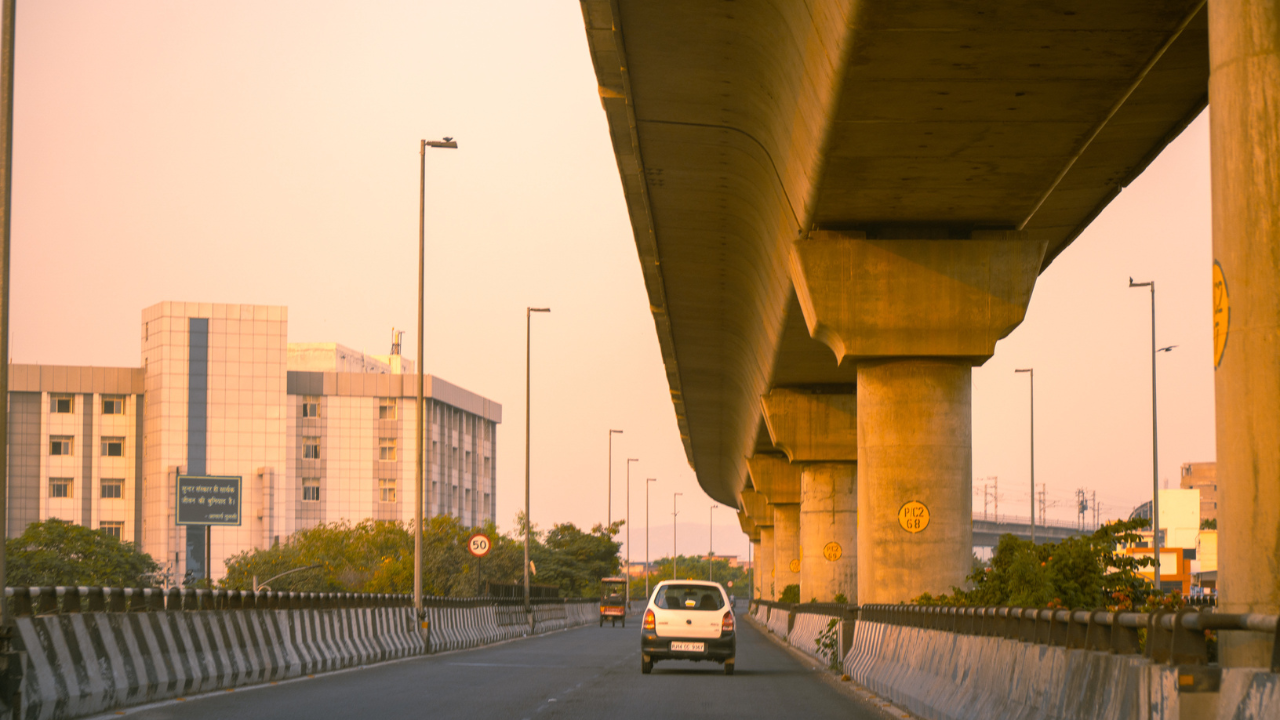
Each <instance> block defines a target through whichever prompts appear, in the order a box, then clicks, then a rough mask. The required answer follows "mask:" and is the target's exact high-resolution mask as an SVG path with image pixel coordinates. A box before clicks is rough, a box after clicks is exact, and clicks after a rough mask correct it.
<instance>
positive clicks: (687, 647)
mask: <svg viewBox="0 0 1280 720" xmlns="http://www.w3.org/2000/svg"><path fill="white" fill-rule="evenodd" d="M706 649H707V646H706V644H705V643H694V642H672V643H671V650H672V652H680V651H684V652H703V651H705V650H706Z"/></svg>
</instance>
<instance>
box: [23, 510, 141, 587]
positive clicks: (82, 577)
mask: <svg viewBox="0 0 1280 720" xmlns="http://www.w3.org/2000/svg"><path fill="white" fill-rule="evenodd" d="M5 553H6V555H7V557H6V566H7V567H6V574H7V575H8V578H7V581H8V583H9V584H10V585H13V586H18V587H21V586H24V585H25V586H37V585H40V586H48V585H67V586H75V585H87V586H105V587H151V586H152V584H153V583H154V576H155V573H156V572H157V571H158V570H159V569H160V566H159V565H158V564H157V563H156V561H155V560H153V559H152V558H151V556H150V555H148V554H146V553H144V552H141V551H140V550H138V549H137V547H135V546H134V544H133V543H131V542H121V541H119V540H117V539H116V538H115V536H113V535H110V534H108V533H106V532H103V531H101V530H92V529H90V528H87V527H83V526H81V525H76V524H74V523H69V522H67V521H65V520H59V519H57V518H50V519H48V520H45V521H43V522H37V523H32V524H30V525H28V526H27V529H26V530H24V531H23V532H22V535H20V536H18V537H16V538H13V539H11V540H9V541H7V542H6V543H5Z"/></svg>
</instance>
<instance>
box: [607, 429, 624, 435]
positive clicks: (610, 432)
mask: <svg viewBox="0 0 1280 720" xmlns="http://www.w3.org/2000/svg"><path fill="white" fill-rule="evenodd" d="M614 433H618V434H619V435H621V434H622V431H621V430H610V431H609V434H610V435H612V434H614Z"/></svg>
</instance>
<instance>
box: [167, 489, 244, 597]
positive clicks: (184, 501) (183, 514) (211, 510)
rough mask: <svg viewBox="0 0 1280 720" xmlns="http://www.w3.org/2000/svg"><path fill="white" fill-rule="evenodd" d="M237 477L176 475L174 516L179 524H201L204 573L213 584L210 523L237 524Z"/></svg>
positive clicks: (238, 501)
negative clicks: (203, 528) (202, 530)
mask: <svg viewBox="0 0 1280 720" xmlns="http://www.w3.org/2000/svg"><path fill="white" fill-rule="evenodd" d="M240 484H241V483H240V476H238V475H178V482H177V487H176V489H175V492H174V494H173V495H174V516H175V517H176V518H177V523H178V524H179V525H203V526H204V527H205V531H204V533H205V534H204V553H205V561H204V574H205V578H207V579H208V580H209V584H210V587H211V588H212V586H213V526H214V525H230V526H237V527H238V526H239V525H240V521H241V514H240Z"/></svg>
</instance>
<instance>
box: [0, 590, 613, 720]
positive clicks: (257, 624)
mask: <svg viewBox="0 0 1280 720" xmlns="http://www.w3.org/2000/svg"><path fill="white" fill-rule="evenodd" d="M14 590H15V589H13V588H9V589H8V595H9V597H10V600H11V601H14V600H15V598H16V600H17V601H16V602H13V605H12V606H11V607H17V608H18V610H19V612H18V613H17V617H16V618H15V621H16V625H17V637H16V639H15V645H16V646H17V647H16V649H17V650H19V651H22V652H24V653H25V661H24V664H23V681H22V686H21V687H22V701H21V702H22V712H21V715H20V716H21V717H22V718H24V719H25V720H61V719H63V718H76V717H81V716H84V715H90V714H96V713H101V712H103V711H108V710H113V709H117V708H122V707H128V706H131V705H138V704H143V703H148V702H155V701H158V700H165V699H169V698H175V697H182V696H186V695H195V694H199V693H204V692H210V691H213V690H222V689H232V688H236V687H240V686H244V685H252V684H256V683H263V682H272V681H279V680H285V679H288V678H292V677H298V676H302V675H314V674H318V673H323V672H330V671H333V670H339V669H342V668H347V667H355V666H360V665H366V664H370V663H376V662H382V661H386V660H394V659H397V658H403V657H409V656H413V655H422V654H424V653H426V652H441V651H445V650H457V649H462V648H469V647H477V646H480V645H486V644H490V643H494V642H499V641H502V640H509V639H512V638H517V637H522V636H527V635H530V634H531V632H530V616H529V614H528V613H526V612H525V610H524V607H523V606H522V605H519V604H514V605H513V604H507V603H502V604H499V603H501V602H502V601H498V602H494V601H492V600H487V599H481V598H476V599H470V600H456V599H447V598H431V599H429V601H428V604H427V607H426V608H425V610H426V613H427V620H428V623H429V630H428V633H427V639H426V640H425V641H424V636H423V634H422V633H421V632H420V631H419V628H418V624H417V621H416V619H415V617H414V609H413V608H412V607H407V606H405V598H403V597H400V596H379V597H374V596H369V595H365V596H358V595H351V594H334V595H316V594H307V595H306V596H305V597H300V596H299V594H297V593H294V594H293V595H292V596H278V595H272V596H271V597H267V596H266V595H263V596H254V595H252V594H234V593H226V592H223V591H219V593H206V594H205V595H200V594H199V593H191V592H188V593H187V594H186V595H184V594H183V593H182V592H181V591H179V592H177V593H176V594H172V595H171V594H168V593H161V592H159V591H146V592H142V591H136V590H125V591H121V590H119V589H107V590H105V591H104V590H103V589H102V588H80V589H76V588H58V589H57V590H56V591H55V589H53V588H44V589H35V588H31V589H28V588H20V589H17V592H16V593H15V592H14ZM85 598H89V601H88V602H81V601H82V600H83V599H85ZM166 601H168V603H169V604H168V605H167V606H166V604H165V603H166ZM378 602H382V603H385V604H386V606H383V607H370V606H364V607H359V606H358V605H360V604H365V605H370V604H375V603H378ZM290 604H295V605H296V604H304V605H305V606H304V607H302V608H299V607H296V606H295V607H289V605H290ZM246 605H248V607H246ZM344 605H345V606H344ZM209 606H215V607H218V609H207V610H206V609H196V608H201V607H209ZM254 606H256V607H254ZM326 606H328V607H326ZM166 608H167V609H166ZM183 608H187V609H183ZM83 609H88V611H82V610H83ZM34 613H39V614H34ZM598 614H599V611H598V608H597V605H596V603H595V602H594V601H581V602H543V603H539V604H537V605H535V606H534V612H533V618H532V620H533V623H532V634H539V633H544V632H550V631H554V630H559V629H563V628H568V627H576V626H580V625H585V624H588V623H591V622H595V621H596V618H597V616H598Z"/></svg>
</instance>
